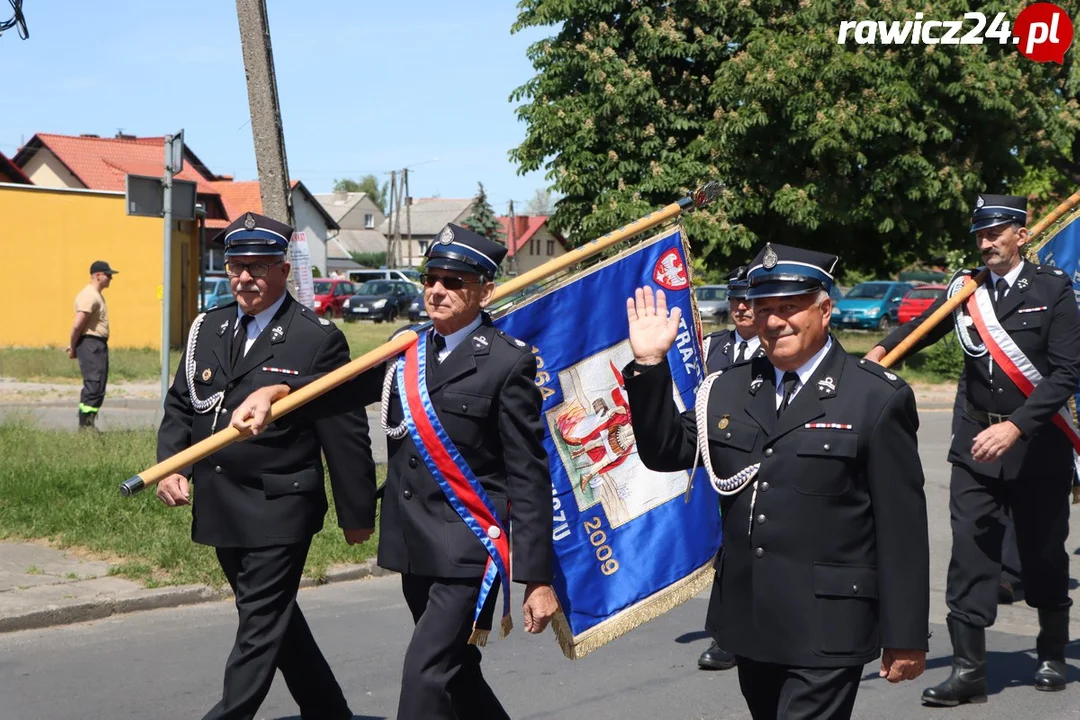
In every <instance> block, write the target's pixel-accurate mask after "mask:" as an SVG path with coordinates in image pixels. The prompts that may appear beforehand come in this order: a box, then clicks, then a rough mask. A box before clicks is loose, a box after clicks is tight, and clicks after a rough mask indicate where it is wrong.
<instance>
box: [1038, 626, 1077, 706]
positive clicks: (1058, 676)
mask: <svg viewBox="0 0 1080 720" xmlns="http://www.w3.org/2000/svg"><path fill="white" fill-rule="evenodd" d="M1068 644H1069V611H1068V609H1065V610H1039V637H1038V639H1036V641H1035V649H1036V651H1037V652H1038V653H1039V667H1038V669H1037V670H1035V689H1036V690H1043V691H1046V692H1055V691H1057V690H1064V689H1065V684H1066V682H1067V680H1066V679H1065V646H1066V645H1068Z"/></svg>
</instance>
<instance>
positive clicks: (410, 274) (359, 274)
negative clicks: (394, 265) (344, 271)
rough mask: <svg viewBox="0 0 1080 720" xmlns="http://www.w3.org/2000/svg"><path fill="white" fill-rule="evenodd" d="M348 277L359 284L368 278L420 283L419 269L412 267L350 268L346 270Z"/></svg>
mask: <svg viewBox="0 0 1080 720" xmlns="http://www.w3.org/2000/svg"><path fill="white" fill-rule="evenodd" d="M348 275H349V279H350V280H352V281H353V282H354V283H356V284H357V285H359V284H360V283H362V282H367V281H368V280H408V281H409V282H411V283H413V284H414V285H420V271H419V270H413V269H412V268H402V269H398V270H387V269H386V268H381V269H378V270H366V269H365V270H350V271H349V272H348Z"/></svg>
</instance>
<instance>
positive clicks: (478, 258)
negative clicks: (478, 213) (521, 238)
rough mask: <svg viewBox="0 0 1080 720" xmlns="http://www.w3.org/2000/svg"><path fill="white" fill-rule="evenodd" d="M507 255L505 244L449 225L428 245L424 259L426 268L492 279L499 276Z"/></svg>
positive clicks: (451, 224)
mask: <svg viewBox="0 0 1080 720" xmlns="http://www.w3.org/2000/svg"><path fill="white" fill-rule="evenodd" d="M506 253H507V248H506V246H505V245H502V244H501V243H497V242H495V241H493V240H488V239H487V238H486V237H484V236H483V235H479V234H477V233H474V232H473V231H472V230H469V229H467V228H463V227H461V226H459V225H454V224H453V223H448V224H447V225H446V226H445V227H444V228H443V229H442V230H440V231H439V234H438V235H436V236H435V241H434V242H432V243H431V244H430V245H428V248H427V252H425V253H424V257H426V258H427V264H426V267H427V269H436V268H438V269H442V270H456V271H458V272H467V273H475V274H478V275H485V276H486V277H487V278H488V279H489V280H491V279H493V278H494V277H495V275H496V274H498V271H499V265H500V264H501V263H502V261H503V258H505V257H506Z"/></svg>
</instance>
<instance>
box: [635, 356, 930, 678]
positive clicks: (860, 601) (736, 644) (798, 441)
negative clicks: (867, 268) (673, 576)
mask: <svg viewBox="0 0 1080 720" xmlns="http://www.w3.org/2000/svg"><path fill="white" fill-rule="evenodd" d="M632 367H633V366H630V367H628V368H627V369H626V371H625V375H626V389H627V392H628V395H629V398H630V412H631V418H632V419H633V424H634V431H635V434H636V435H637V438H638V452H639V453H640V456H641V460H642V462H644V463H645V465H646V466H647V467H649V468H651V469H653V470H657V471H675V470H681V469H686V468H690V467H691V466H693V464H694V462H695V456H696V450H697V446H696V443H697V437H698V433H699V432H705V433H707V434H708V443H709V450H710V455H711V461H712V468H713V470H714V471H715V473H716V474H717V475H718V476H719V477H720V478H727V477H731V476H733V475H735V474H736V473H738V472H739V471H741V470H743V469H744V468H747V467H749V466H751V465H753V464H754V463H760V464H761V467H760V469H759V471H758V475H757V478H756V480H757V488H756V491H755V488H754V483H750V484H749V485H747V486H745V487H744V488H743V489H742V490H741V491H740V492H738V493H737V494H735V495H732V496H726V497H725V496H721V511H722V516H723V533H724V542H723V547H722V548H721V550H720V553H719V556H718V558H717V561H716V568H717V576H718V577H717V583H716V586H714V590H713V593H712V597H711V599H710V604H709V614H708V620H707V625H708V627H709V629H710V630H712V631H713V632H714V633H715V635H716V639H717V642H718V643H719V645H720V647H722V648H724V649H725V650H728V651H730V652H732V653H734V654H735V655H736V656H743V657H747V658H750V659H752V660H758V661H761V662H770V663H778V664H782V665H789V666H797V667H841V666H853V665H862V664H864V663H867V662H869V661H871V660H873V659H874V658H876V657H878V656H879V655H880V651H881V649H882V648H895V649H914V650H926V649H927V637H928V616H929V603H930V598H929V595H930V590H929V541H928V535H927V519H926V500H925V496H924V493H923V471H922V466H921V464H920V461H919V455H918V447H917V440H916V431H917V429H918V414H917V413H916V409H915V397H914V394H913V392H912V390H911V388H910V387H908V386H907V385H906V384H905V383H904V381H903V380H902V379H900V378H899V377H897V376H896V375H894V374H892V373H889V372H888V371H886V370H884V369H883V368H881V367H880V366H878V365H876V364H874V363H869V362H864V361H860V360H858V359H856V358H854V357H852V356H850V355H848V354H847V353H846V352H845V351H844V350H843V348H842V347H840V344H839V343H838V342H836V341H835V340H834V341H833V347H832V348H831V349H830V350H829V352H828V353H827V354H826V355H825V357H824V358H823V360H822V361H821V364H820V365H819V366H818V368H817V370H816V371H815V372H814V374H813V375H812V376H811V378H810V381H809V382H808V383H807V384H806V385H805V386H803V387H802V388H801V389H800V390H799V391H798V394H796V395H795V397H794V399H793V400H792V402H791V404H790V405H789V406H788V408H787V409H786V410H785V412H784V413H783V415H781V417H780V419H777V417H776V393H775V387H776V382H775V377H776V376H775V374H774V368H773V366H772V364H771V363H770V362H769V361H768V359H767V358H765V357H761V358H755V359H754V360H752V361H751V362H745V363H740V364H737V365H733V366H732V367H731V368H730V369H728V370H726V371H723V372H722V373H721V374H720V376H719V377H718V378H717V379H716V380H715V382H714V384H713V386H712V388H711V392H710V394H709V398H708V409H707V427H704V428H699V427H697V425H696V422H695V419H694V412H693V411H688V412H685V413H683V414H682V415H680V414H679V412H678V410H677V406H676V405H675V402H674V400H673V398H672V380H671V374H670V369H669V367H668V365H667V363H666V362H665V363H661V364H660V365H657V366H655V367H652V368H649V369H648V370H646V371H645V372H643V373H642V374H640V375H636V376H633V372H632V370H631V368H632Z"/></svg>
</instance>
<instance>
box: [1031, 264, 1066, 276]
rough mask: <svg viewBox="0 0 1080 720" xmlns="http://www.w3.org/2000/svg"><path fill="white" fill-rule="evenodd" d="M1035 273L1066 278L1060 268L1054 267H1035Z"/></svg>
mask: <svg viewBox="0 0 1080 720" xmlns="http://www.w3.org/2000/svg"><path fill="white" fill-rule="evenodd" d="M1035 272H1037V273H1041V274H1043V275H1056V276H1058V277H1068V276H1067V275H1066V274H1065V271H1064V270H1062V269H1061V268H1057V267H1054V266H1053V265H1036V266H1035Z"/></svg>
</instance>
